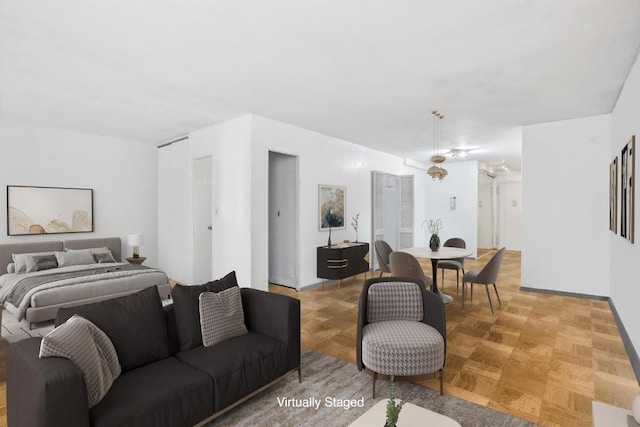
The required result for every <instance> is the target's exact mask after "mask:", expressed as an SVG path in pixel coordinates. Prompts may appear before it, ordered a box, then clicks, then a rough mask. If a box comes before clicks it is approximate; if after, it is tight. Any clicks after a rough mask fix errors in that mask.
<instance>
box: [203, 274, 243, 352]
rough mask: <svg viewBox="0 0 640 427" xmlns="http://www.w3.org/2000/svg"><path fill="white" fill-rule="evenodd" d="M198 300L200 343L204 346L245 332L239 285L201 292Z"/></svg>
mask: <svg viewBox="0 0 640 427" xmlns="http://www.w3.org/2000/svg"><path fill="white" fill-rule="evenodd" d="M198 300H199V307H200V328H201V330H202V344H203V345H204V346H205V347H210V346H212V345H214V344H217V343H219V342H222V341H225V340H228V339H229V338H233V337H237V336H239V335H244V334H246V333H247V327H246V326H245V324H244V311H243V310H242V297H241V295H240V288H239V287H237V286H234V287H233V288H229V289H227V290H225V291H222V292H202V293H201V294H200V295H199V296H198Z"/></svg>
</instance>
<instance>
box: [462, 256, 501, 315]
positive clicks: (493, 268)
mask: <svg viewBox="0 0 640 427" xmlns="http://www.w3.org/2000/svg"><path fill="white" fill-rule="evenodd" d="M506 249H507V248H506V247H503V248H502V249H500V250H499V251H498V252H496V253H495V255H494V256H493V258H491V260H489V262H488V263H487V264H486V265H485V266H484V267H483V268H482V270H471V271H467V272H466V273H465V274H464V275H463V276H462V308H464V290H465V287H466V284H467V283H470V284H471V301H473V285H474V284H477V285H485V289H486V290H487V298H489V307H491V314H494V312H493V304H492V303H491V295H489V285H493V290H494V291H495V292H496V296H497V297H498V303H500V306H502V301H500V295H499V294H498V288H496V281H497V280H498V273H500V267H501V266H502V260H503V259H504V252H505V250H506Z"/></svg>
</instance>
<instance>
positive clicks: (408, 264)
mask: <svg viewBox="0 0 640 427" xmlns="http://www.w3.org/2000/svg"><path fill="white" fill-rule="evenodd" d="M389 262H390V267H391V276H393V277H409V278H411V279H416V280H419V281H420V282H421V283H422V284H423V286H424V288H425V289H426V290H428V291H429V290H431V288H432V286H433V281H432V280H431V278H430V277H427V276H426V275H425V274H424V270H423V269H422V266H421V265H420V263H419V262H418V260H417V259H416V257H414V256H413V255H411V254H408V253H406V252H400V251H396V252H392V253H391V255H389Z"/></svg>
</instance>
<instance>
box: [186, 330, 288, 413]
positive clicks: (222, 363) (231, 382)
mask: <svg viewBox="0 0 640 427" xmlns="http://www.w3.org/2000/svg"><path fill="white" fill-rule="evenodd" d="M176 357H177V358H178V359H180V360H181V361H183V362H184V363H186V364H188V365H190V366H193V367H194V368H197V369H200V370H202V371H203V372H206V373H207V374H209V375H210V376H211V378H212V379H213V396H214V409H215V412H218V411H220V410H222V409H224V408H226V407H227V406H229V405H231V404H232V403H234V402H236V401H237V400H239V399H241V398H243V397H244V396H246V395H248V394H250V393H252V392H253V391H255V390H257V389H259V388H260V387H262V386H264V385H266V384H268V383H270V382H271V381H273V380H275V379H276V378H278V377H280V376H282V375H283V374H285V373H286V372H287V348H286V346H285V344H284V343H283V342H281V341H279V340H277V339H275V338H271V337H268V336H266V335H262V334H259V333H257V332H253V331H249V332H248V333H247V334H245V335H241V336H238V337H234V338H231V339H228V340H226V341H223V342H221V343H218V344H216V345H214V346H211V347H203V346H199V347H196V348H192V349H191V350H188V351H183V352H180V353H178V354H177V355H176Z"/></svg>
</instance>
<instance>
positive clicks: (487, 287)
mask: <svg viewBox="0 0 640 427" xmlns="http://www.w3.org/2000/svg"><path fill="white" fill-rule="evenodd" d="M485 288H486V289H487V298H489V307H491V314H495V313H494V312H493V304H492V303H491V295H489V285H486V286H485Z"/></svg>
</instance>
